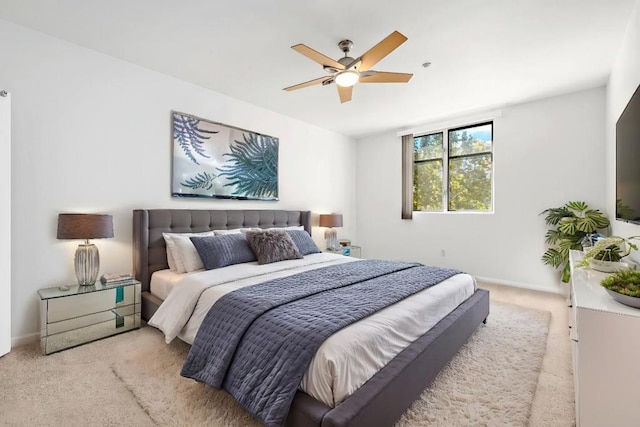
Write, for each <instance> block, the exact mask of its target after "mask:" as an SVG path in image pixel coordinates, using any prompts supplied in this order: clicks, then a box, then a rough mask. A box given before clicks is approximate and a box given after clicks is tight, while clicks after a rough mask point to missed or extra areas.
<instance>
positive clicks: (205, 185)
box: [171, 111, 278, 200]
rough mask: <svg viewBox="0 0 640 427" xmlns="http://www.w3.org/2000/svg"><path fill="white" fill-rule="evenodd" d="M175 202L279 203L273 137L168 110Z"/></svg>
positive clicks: (276, 147) (275, 141) (275, 139)
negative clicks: (195, 199) (180, 199)
mask: <svg viewBox="0 0 640 427" xmlns="http://www.w3.org/2000/svg"><path fill="white" fill-rule="evenodd" d="M171 117H172V126H171V127H172V133H173V169H172V177H171V181H172V184H171V185H172V190H171V192H172V195H173V196H174V197H208V198H217V199H241V200H278V138H275V137H273V136H268V135H263V134H260V133H256V132H252V131H248V130H244V129H239V128H236V127H233V126H227V125H223V124H220V123H216V122H212V121H210V120H205V119H202V118H199V117H195V116H192V115H189V114H184V113H178V112H175V111H173V112H172V113H171Z"/></svg>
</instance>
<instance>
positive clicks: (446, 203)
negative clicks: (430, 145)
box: [410, 120, 495, 214]
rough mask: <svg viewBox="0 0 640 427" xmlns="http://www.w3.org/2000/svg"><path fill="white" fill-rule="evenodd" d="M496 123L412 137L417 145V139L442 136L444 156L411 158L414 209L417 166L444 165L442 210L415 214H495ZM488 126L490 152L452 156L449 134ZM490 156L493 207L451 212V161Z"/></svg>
mask: <svg viewBox="0 0 640 427" xmlns="http://www.w3.org/2000/svg"><path fill="white" fill-rule="evenodd" d="M494 124H495V122H494V120H483V121H479V122H477V123H469V124H465V125H456V126H451V127H442V128H439V129H433V130H429V131H425V132H420V134H417V135H412V141H414V144H415V140H416V139H417V138H421V137H425V136H429V135H436V134H442V156H441V157H436V158H432V159H421V160H415V158H414V156H413V155H412V157H411V168H410V171H411V172H410V173H411V177H410V178H411V182H412V186H411V187H412V191H411V206H412V208H413V201H414V191H413V189H414V188H415V183H414V182H413V175H414V168H415V165H416V164H419V163H425V162H433V161H440V162H441V163H442V207H441V209H440V210H413V211H412V212H413V213H427V214H432V213H435V214H441V213H447V214H450V213H453V214H464V213H471V214H493V213H494V212H495V145H494V142H495V135H494V129H495V126H494ZM486 125H490V126H491V149H490V150H489V151H482V152H478V153H470V154H459V155H455V156H451V155H450V151H451V150H450V148H451V146H450V140H449V134H450V133H451V132H456V131H460V130H464V129H469V128H475V127H480V126H486ZM414 144H412V146H413V147H415V145H414ZM413 153H414V150H412V154H413ZM487 154H488V155H489V156H490V159H491V182H490V185H491V206H490V208H489V209H487V210H479V209H458V210H451V209H450V201H451V197H450V186H449V175H450V174H449V170H450V161H451V160H452V159H462V158H469V157H478V156H484V155H487ZM445 165H446V167H445Z"/></svg>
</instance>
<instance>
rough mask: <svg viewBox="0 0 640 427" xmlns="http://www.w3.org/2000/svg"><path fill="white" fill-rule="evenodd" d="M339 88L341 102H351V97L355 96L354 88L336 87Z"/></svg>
mask: <svg viewBox="0 0 640 427" xmlns="http://www.w3.org/2000/svg"><path fill="white" fill-rule="evenodd" d="M336 87H337V88H338V95H340V102H342V103H345V102H349V101H351V96H352V95H353V86H349V87H342V86H338V85H336Z"/></svg>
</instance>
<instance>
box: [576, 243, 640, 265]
mask: <svg viewBox="0 0 640 427" xmlns="http://www.w3.org/2000/svg"><path fill="white" fill-rule="evenodd" d="M637 238H638V236H633V237H628V238H624V237H619V236H611V237H605V238H604V239H599V240H598V241H597V242H596V244H595V245H594V246H592V247H591V248H589V249H588V250H587V251H586V252H585V254H584V256H583V257H582V260H581V261H580V262H579V263H578V267H585V266H587V265H588V266H591V268H592V269H594V270H598V271H603V272H605V273H610V272H612V271H616V270H626V269H628V268H629V265H628V264H625V263H623V262H620V261H621V260H622V259H623V258H624V257H626V256H627V255H629V254H630V253H631V251H632V250H637V249H638V246H637V245H636V244H634V243H632V242H631V240H632V239H637Z"/></svg>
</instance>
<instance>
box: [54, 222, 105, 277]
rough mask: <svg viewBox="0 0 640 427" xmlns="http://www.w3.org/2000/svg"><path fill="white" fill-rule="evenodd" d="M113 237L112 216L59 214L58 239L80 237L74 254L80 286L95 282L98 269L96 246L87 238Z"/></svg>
mask: <svg viewBox="0 0 640 427" xmlns="http://www.w3.org/2000/svg"><path fill="white" fill-rule="evenodd" d="M108 237H113V218H112V216H111V215H100V214H66V213H65V214H59V215H58V239H82V240H84V243H82V244H80V245H79V246H78V249H77V250H76V256H75V268H76V277H77V278H78V284H79V285H80V286H89V285H93V284H95V283H96V279H97V278H98V271H99V270H100V254H99V253H98V248H97V247H96V245H94V244H93V243H89V239H103V238H108Z"/></svg>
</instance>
